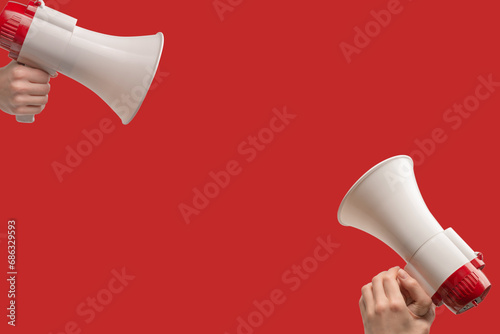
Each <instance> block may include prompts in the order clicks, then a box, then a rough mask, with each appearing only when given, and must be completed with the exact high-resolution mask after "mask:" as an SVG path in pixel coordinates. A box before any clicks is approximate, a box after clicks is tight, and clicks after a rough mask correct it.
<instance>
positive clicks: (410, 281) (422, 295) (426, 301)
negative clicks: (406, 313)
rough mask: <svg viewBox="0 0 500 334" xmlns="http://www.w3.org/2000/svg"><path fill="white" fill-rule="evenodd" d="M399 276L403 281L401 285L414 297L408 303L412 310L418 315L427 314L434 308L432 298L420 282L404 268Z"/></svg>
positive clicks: (399, 272)
mask: <svg viewBox="0 0 500 334" xmlns="http://www.w3.org/2000/svg"><path fill="white" fill-rule="evenodd" d="M398 278H399V280H400V282H401V287H402V288H404V289H406V291H407V292H408V295H409V296H410V298H411V299H413V302H412V303H410V304H409V305H408V308H409V309H410V311H412V312H413V313H414V314H415V315H416V316H418V317H423V316H424V315H426V314H427V313H428V312H429V310H431V308H432V299H431V298H430V297H429V296H428V295H427V293H426V292H425V291H424V289H422V287H421V286H420V284H418V282H417V281H416V280H415V279H414V278H412V277H411V276H410V275H408V273H407V272H406V271H404V270H403V269H400V270H399V271H398Z"/></svg>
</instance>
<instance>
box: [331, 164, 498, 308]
mask: <svg viewBox="0 0 500 334" xmlns="http://www.w3.org/2000/svg"><path fill="white" fill-rule="evenodd" d="M338 220H339V222H340V223H341V224H342V225H345V226H352V227H355V228H357V229H360V230H362V231H365V232H367V233H369V234H371V235H373V236H374V237H376V238H378V239H380V240H381V241H383V242H384V243H385V244H387V245H388V246H389V247H391V248H392V249H393V250H394V251H396V252H397V253H398V254H399V255H400V256H401V257H402V258H403V259H404V260H405V261H406V262H407V266H406V267H405V270H406V271H408V273H409V274H410V275H412V276H413V277H414V278H415V279H416V280H417V281H418V282H419V283H420V285H421V286H422V287H423V288H424V290H425V291H426V292H427V294H428V295H429V296H430V297H432V300H433V302H434V303H435V304H436V305H441V304H443V303H444V304H445V305H446V306H447V307H448V308H449V309H450V310H451V311H452V312H453V313H455V314H459V313H462V312H465V311H467V310H468V309H470V308H472V307H473V306H477V305H478V304H479V303H480V302H481V301H483V300H484V298H485V297H486V295H487V294H488V292H489V290H490V288H491V284H490V282H489V281H488V279H487V278H486V276H485V275H484V273H483V272H482V269H483V267H484V262H483V257H482V254H481V253H476V252H474V251H473V250H472V249H471V248H470V247H469V246H468V245H467V243H466V242H465V241H464V240H463V239H462V238H461V237H460V236H459V235H458V234H457V233H456V232H455V231H454V230H453V229H452V228H448V229H446V230H443V228H442V227H441V225H440V224H439V223H438V222H437V221H436V219H435V218H434V216H433V215H432V214H431V212H430V211H429V209H428V208H427V206H426V204H425V202H424V200H423V198H422V195H421V194H420V191H419V189H418V186H417V182H416V179H415V174H414V172H413V161H412V160H411V158H410V157H408V156H396V157H392V158H390V159H387V160H385V161H383V162H381V163H379V164H378V165H376V166H375V167H373V168H372V169H370V170H369V171H368V172H366V173H365V174H364V175H363V176H362V177H361V178H360V179H359V180H358V181H357V182H356V183H355V184H354V185H353V186H352V188H351V189H350V190H349V192H348V193H347V194H346V196H345V197H344V199H343V201H342V203H341V204H340V207H339V211H338Z"/></svg>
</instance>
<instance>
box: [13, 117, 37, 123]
mask: <svg viewBox="0 0 500 334" xmlns="http://www.w3.org/2000/svg"><path fill="white" fill-rule="evenodd" d="M16 121H18V122H19V123H33V122H34V121H35V115H16Z"/></svg>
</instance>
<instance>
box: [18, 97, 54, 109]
mask: <svg viewBox="0 0 500 334" xmlns="http://www.w3.org/2000/svg"><path fill="white" fill-rule="evenodd" d="M15 101H16V103H17V105H18V106H19V107H21V106H41V105H46V104H47V103H48V102H49V96H48V95H44V96H33V95H22V96H18V97H16V98H15Z"/></svg>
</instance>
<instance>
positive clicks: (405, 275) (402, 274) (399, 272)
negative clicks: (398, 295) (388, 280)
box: [398, 269, 408, 279]
mask: <svg viewBox="0 0 500 334" xmlns="http://www.w3.org/2000/svg"><path fill="white" fill-rule="evenodd" d="M398 276H399V278H401V279H405V278H407V277H408V274H407V273H406V271H404V270H403V269H399V271H398Z"/></svg>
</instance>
